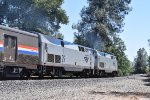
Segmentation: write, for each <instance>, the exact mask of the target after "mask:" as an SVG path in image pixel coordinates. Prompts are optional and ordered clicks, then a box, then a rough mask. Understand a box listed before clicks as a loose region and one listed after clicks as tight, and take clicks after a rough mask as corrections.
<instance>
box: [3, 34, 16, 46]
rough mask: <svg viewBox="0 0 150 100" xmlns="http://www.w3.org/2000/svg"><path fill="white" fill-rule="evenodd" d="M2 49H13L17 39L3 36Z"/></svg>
mask: <svg viewBox="0 0 150 100" xmlns="http://www.w3.org/2000/svg"><path fill="white" fill-rule="evenodd" d="M4 37H5V39H4V47H9V48H15V47H16V45H17V43H16V42H17V41H16V40H17V38H16V37H14V36H9V35H4Z"/></svg>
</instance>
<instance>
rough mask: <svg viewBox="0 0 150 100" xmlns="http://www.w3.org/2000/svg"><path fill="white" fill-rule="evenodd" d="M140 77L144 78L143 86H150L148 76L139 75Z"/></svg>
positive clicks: (149, 77)
mask: <svg viewBox="0 0 150 100" xmlns="http://www.w3.org/2000/svg"><path fill="white" fill-rule="evenodd" d="M141 76H142V77H146V79H143V82H145V83H144V85H145V86H150V76H149V75H141Z"/></svg>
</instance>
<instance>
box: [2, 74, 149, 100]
mask: <svg viewBox="0 0 150 100" xmlns="http://www.w3.org/2000/svg"><path fill="white" fill-rule="evenodd" d="M128 97H131V98H134V99H132V100H150V80H149V78H148V77H146V75H144V74H142V75H141V74H140V75H139V74H138V75H132V76H126V77H110V78H80V79H45V80H5V81H0V100H130V99H128ZM118 98H124V99H118ZM125 98H127V99H125ZM136 98H139V99H136ZM140 98H145V99H140Z"/></svg>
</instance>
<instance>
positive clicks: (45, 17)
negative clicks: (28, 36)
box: [0, 0, 68, 35]
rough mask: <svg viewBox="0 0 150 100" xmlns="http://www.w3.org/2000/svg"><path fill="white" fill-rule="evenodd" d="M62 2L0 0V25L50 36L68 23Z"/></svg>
mask: <svg viewBox="0 0 150 100" xmlns="http://www.w3.org/2000/svg"><path fill="white" fill-rule="evenodd" d="M62 3H63V0H0V24H2V25H8V26H10V27H18V28H19V29H22V30H26V31H36V32H41V33H44V34H48V35H52V34H54V33H56V32H57V31H58V29H59V28H60V24H67V23H68V16H67V15H66V12H65V11H64V10H63V9H62V8H61V5H62Z"/></svg>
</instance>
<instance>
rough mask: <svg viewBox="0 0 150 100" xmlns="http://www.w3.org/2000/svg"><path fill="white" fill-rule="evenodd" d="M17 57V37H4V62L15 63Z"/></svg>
mask: <svg viewBox="0 0 150 100" xmlns="http://www.w3.org/2000/svg"><path fill="white" fill-rule="evenodd" d="M16 57H17V37H14V36H10V35H4V61H6V62H15V61H16Z"/></svg>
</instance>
